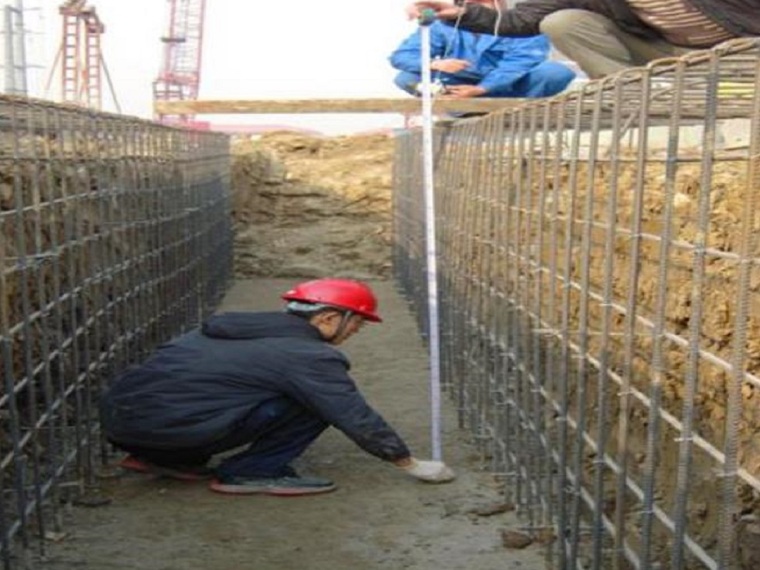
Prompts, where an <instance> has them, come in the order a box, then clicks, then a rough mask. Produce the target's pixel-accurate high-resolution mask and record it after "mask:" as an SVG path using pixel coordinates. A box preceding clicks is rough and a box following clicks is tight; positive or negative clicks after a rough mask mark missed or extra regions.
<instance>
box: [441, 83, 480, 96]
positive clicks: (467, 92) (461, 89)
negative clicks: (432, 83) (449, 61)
mask: <svg viewBox="0 0 760 570" xmlns="http://www.w3.org/2000/svg"><path fill="white" fill-rule="evenodd" d="M485 94H486V90H485V89H483V88H482V87H478V86H477V85H447V86H446V95H447V96H448V97H449V98H451V99H469V98H471V97H480V96H482V95H485Z"/></svg>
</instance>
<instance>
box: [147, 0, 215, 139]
mask: <svg viewBox="0 0 760 570" xmlns="http://www.w3.org/2000/svg"><path fill="white" fill-rule="evenodd" d="M168 2H169V26H168V32H167V34H166V35H165V36H164V37H162V38H161V41H162V42H163V44H164V48H163V58H162V61H161V69H160V71H159V74H158V77H157V78H156V80H155V81H154V82H153V100H154V101H180V100H188V99H190V100H192V99H197V98H198V87H199V85H200V79H201V55H202V48H203V20H204V16H205V10H206V0H168ZM156 119H158V120H159V121H161V122H163V123H175V124H176V123H181V124H190V123H192V121H193V119H194V116H193V115H157V116H156Z"/></svg>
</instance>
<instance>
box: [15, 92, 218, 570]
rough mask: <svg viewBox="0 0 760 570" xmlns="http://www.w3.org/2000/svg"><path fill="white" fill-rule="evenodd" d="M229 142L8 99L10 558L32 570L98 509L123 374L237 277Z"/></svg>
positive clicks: (203, 311) (208, 307)
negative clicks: (110, 395) (108, 424)
mask: <svg viewBox="0 0 760 570" xmlns="http://www.w3.org/2000/svg"><path fill="white" fill-rule="evenodd" d="M229 194H230V152H229V140H228V137H226V136H224V135H219V134H213V133H201V132H192V131H187V130H180V129H171V128H168V127H164V126H160V125H157V124H155V123H151V122H149V121H143V120H139V119H134V118H127V117H121V116H117V115H109V114H105V113H97V112H94V111H89V110H85V109H81V108H77V107H68V106H60V105H54V104H51V103H47V102H41V101H34V100H29V99H21V98H11V97H0V350H1V351H2V352H0V362H1V363H2V364H1V366H0V377H2V380H3V384H2V391H1V392H0V533H1V534H0V560H2V564H3V568H5V569H6V570H7V569H10V568H22V567H23V568H26V567H29V566H30V564H33V560H35V559H38V558H39V556H38V555H39V554H42V555H44V543H45V537H48V538H49V537H50V536H51V533H52V535H53V536H54V535H55V533H57V532H60V525H61V521H62V509H63V508H64V504H65V503H67V502H69V503H70V502H71V501H72V500H77V498H79V499H80V500H82V497H85V498H86V496H87V491H88V488H90V486H91V485H93V483H94V482H95V476H96V473H97V470H98V469H99V468H100V467H101V466H102V465H103V462H104V461H105V460H106V457H107V452H108V446H107V444H106V443H105V442H104V441H103V439H102V438H101V436H100V433H99V428H98V405H97V398H98V394H99V391H100V389H101V387H102V386H103V384H104V382H106V381H107V380H108V379H109V378H110V377H112V376H113V375H114V374H116V373H118V372H119V371H120V370H122V369H123V368H125V367H126V366H128V365H129V364H132V363H135V362H139V361H140V360H142V359H143V358H144V357H145V356H146V355H147V353H148V352H149V351H150V350H151V349H153V348H154V347H155V346H156V345H157V344H158V343H160V342H163V341H165V340H167V339H168V338H170V337H171V336H173V335H175V334H177V333H180V332H182V331H185V330H187V329H188V328H190V327H192V326H194V325H195V324H197V323H198V322H199V320H200V319H202V318H203V317H204V316H205V315H207V314H208V313H210V312H211V311H212V310H213V309H214V307H215V306H216V305H217V304H218V302H219V301H220V300H221V297H222V295H223V294H224V292H225V290H226V287H227V282H228V279H229V276H230V269H231V260H232V230H231V222H230V211H229V210H230V201H229Z"/></svg>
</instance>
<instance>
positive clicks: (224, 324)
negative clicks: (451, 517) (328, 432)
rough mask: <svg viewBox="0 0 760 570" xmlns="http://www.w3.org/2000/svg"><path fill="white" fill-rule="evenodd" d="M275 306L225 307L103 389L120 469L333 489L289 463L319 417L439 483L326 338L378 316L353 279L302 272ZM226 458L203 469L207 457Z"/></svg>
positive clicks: (291, 489) (438, 468) (337, 340)
mask: <svg viewBox="0 0 760 570" xmlns="http://www.w3.org/2000/svg"><path fill="white" fill-rule="evenodd" d="M282 298H283V299H284V300H285V301H286V305H285V311H284V312H248V313H245V312H234V313H222V314H219V315H216V316H213V317H211V318H210V319H208V320H207V321H206V322H204V323H203V324H202V326H201V327H199V328H198V329H196V330H193V331H191V332H189V333H186V334H184V335H181V336H179V337H178V338H175V339H173V340H171V341H170V342H168V343H166V344H164V345H162V346H161V347H159V348H158V349H157V350H156V352H155V353H153V354H152V355H151V356H150V357H149V358H148V359H147V360H146V361H145V362H143V363H142V364H141V365H139V366H135V367H132V368H130V369H128V370H127V371H125V372H124V373H123V374H121V375H120V376H119V377H117V378H116V380H115V381H114V382H113V383H112V385H111V386H110V387H109V388H108V389H107V390H106V391H105V392H104V394H103V397H102V399H101V417H102V425H103V429H104V432H105V435H106V437H107V439H108V441H109V442H111V443H112V444H113V445H114V446H116V447H117V448H119V449H122V450H124V451H126V452H128V453H129V455H128V456H127V457H126V458H125V459H124V460H123V461H122V462H121V466H122V467H124V468H126V469H132V470H136V471H142V472H148V473H155V474H159V475H166V476H170V477H175V478H179V479H186V480H195V479H202V478H208V477H209V476H212V475H213V476H214V478H213V480H212V481H211V484H210V488H211V490H213V491H217V492H220V493H232V494H253V493H264V494H270V495H305V494H314V493H324V492H327V491H332V490H333V489H335V484H334V483H333V482H332V481H330V480H328V479H323V478H318V477H302V476H299V475H298V474H297V473H296V472H295V471H294V470H293V468H292V467H291V465H290V464H291V462H292V461H293V460H294V459H295V458H297V457H298V456H299V455H301V454H302V453H303V452H304V451H305V450H306V448H307V447H308V446H309V445H310V444H311V443H312V442H313V441H314V440H315V439H316V438H317V437H318V436H319V435H320V434H321V433H322V432H323V431H324V430H325V429H326V428H327V427H328V426H334V427H336V428H338V429H339V430H341V431H342V432H343V433H345V434H346V435H347V436H348V437H349V438H350V439H352V440H353V441H354V442H355V443H356V444H357V445H359V447H361V448H362V449H364V450H365V451H366V452H368V453H370V454H372V455H375V456H377V457H379V458H380V459H382V460H385V461H388V462H391V463H392V464H394V465H395V466H397V467H399V468H400V469H402V470H404V471H405V472H406V473H408V474H409V475H411V476H413V477H415V478H417V479H419V480H422V481H426V482H433V483H440V482H446V481H450V480H452V479H453V478H454V473H453V472H452V471H451V469H449V468H448V467H447V466H446V465H445V464H443V463H442V462H439V461H423V460H419V459H416V458H415V457H413V456H412V454H411V453H410V451H409V449H408V447H407V445H406V444H405V443H404V441H403V439H402V438H401V437H400V436H399V435H398V434H397V433H396V431H395V430H394V429H393V428H392V427H391V426H390V425H388V423H387V422H386V421H385V420H384V419H383V418H382V417H381V416H380V415H379V414H378V413H377V412H376V411H375V410H374V409H372V407H371V406H370V405H369V404H368V403H367V401H366V400H365V399H364V397H363V396H362V394H361V393H360V392H359V390H358V388H357V386H356V384H355V383H354V381H353V380H352V378H351V377H350V376H349V374H348V370H349V367H350V365H349V362H348V360H347V358H346V356H345V355H344V354H343V353H342V352H340V351H339V350H338V349H336V348H335V346H337V345H339V344H341V343H343V342H344V341H346V340H347V339H348V338H349V337H351V336H352V335H353V334H355V333H356V332H357V331H359V329H360V328H361V327H362V325H363V324H364V323H365V322H367V321H369V322H380V321H381V319H380V317H379V315H378V314H377V300H376V298H375V295H374V293H373V292H372V290H371V289H370V288H369V287H368V286H367V285H366V284H364V283H361V282H358V281H353V280H346V279H318V280H314V281H307V282H305V283H301V284H299V285H297V286H295V287H294V288H293V289H291V290H289V291H287V292H286V293H285V294H284V295H283V296H282ZM241 446H247V447H245V449H243V450H242V451H239V452H237V453H235V454H233V455H232V456H230V457H226V458H225V459H223V461H221V463H219V465H218V466H217V467H216V468H215V469H214V470H213V472H212V471H211V470H210V469H209V468H208V467H207V464H208V463H209V461H210V460H211V459H212V457H213V456H215V455H217V454H220V453H223V452H226V451H229V450H233V449H236V448H238V447H241Z"/></svg>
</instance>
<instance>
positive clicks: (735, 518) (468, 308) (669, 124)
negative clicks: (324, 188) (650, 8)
mask: <svg viewBox="0 0 760 570" xmlns="http://www.w3.org/2000/svg"><path fill="white" fill-rule="evenodd" d="M759 48H760V43H759V41H758V40H756V39H742V40H734V41H731V42H727V43H725V44H722V45H720V46H718V47H716V48H714V49H712V50H708V51H701V52H694V53H691V54H689V55H687V56H685V57H683V58H677V59H672V60H670V59H669V60H660V61H657V62H653V63H652V64H651V65H650V66H648V67H646V68H637V69H631V70H627V71H624V72H621V73H619V74H616V75H614V76H611V77H608V78H605V79H603V80H599V81H594V82H589V83H587V84H585V85H584V86H582V87H581V88H579V89H578V90H576V91H572V92H568V93H566V94H563V95H560V96H557V97H554V98H551V99H542V100H534V101H531V102H526V103H525V104H524V105H520V106H518V107H516V108H511V109H509V110H506V111H504V112H502V113H494V114H491V115H488V116H486V117H483V118H479V119H467V120H460V121H456V122H455V123H454V124H453V126H443V127H440V128H436V132H435V136H434V138H435V144H434V146H435V153H434V154H435V208H436V216H435V219H436V227H437V237H436V241H437V243H436V245H437V250H438V252H439V256H438V260H437V264H438V274H439V283H438V289H439V291H440V295H439V297H440V298H439V306H440V321H441V330H440V336H441V339H442V340H441V354H442V356H441V366H442V383H443V386H444V389H445V390H446V391H447V392H448V394H449V395H450V396H451V398H452V399H453V400H454V402H455V403H456V405H457V408H458V417H459V422H460V424H461V426H462V427H465V428H467V429H468V430H469V431H470V432H471V433H472V435H473V438H474V440H475V441H476V442H477V443H478V445H479V447H480V449H481V450H482V452H483V454H484V456H485V457H486V458H487V459H488V460H489V461H490V466H491V469H492V470H493V472H494V473H495V474H496V475H498V476H499V477H500V479H502V480H503V481H504V492H505V494H506V495H507V496H508V498H509V499H510V500H512V501H514V503H515V504H516V505H517V507H518V509H519V511H520V512H521V513H522V515H523V516H524V518H525V521H526V525H527V528H528V529H529V530H530V531H531V532H533V533H534V534H535V535H536V536H537V537H542V538H543V539H544V540H550V541H551V547H550V548H548V549H547V550H548V559H549V560H548V562H549V565H550V567H552V568H561V569H570V568H594V569H599V570H602V569H603V570H607V569H613V568H614V569H629V568H635V569H645V568H646V569H654V568H659V569H665V568H668V569H685V568H689V569H691V568H700V569H701V568H711V569H712V568H743V569H744V568H746V569H749V568H757V567H760V540H759V539H760V525H758V524H757V523H756V522H755V521H756V517H757V515H758V514H760V508H759V505H758V499H757V498H758V496H759V495H758V492H759V491H760V439H758V438H757V436H756V435H755V433H756V432H757V431H758V429H759V428H760V407H759V406H758V404H757V399H758V389H760V334H758V333H760V292H759V291H760V270H759V269H758V265H759V264H760V248H759V246H758V235H759V234H758V230H759V229H760V212H759V211H758V210H759V208H758V203H757V199H758V195H759V194H760V139H759V138H758V126H759V125H758V120H759V118H760V113H759V110H760V89H758V87H760V83H759V82H760V73H758V70H759V66H760V59H759V58H758V55H759V54H760V51H759ZM421 139H422V137H421V133H419V132H417V131H406V132H405V133H403V134H402V135H400V136H399V137H398V146H397V153H396V162H395V165H394V184H395V196H394V199H395V204H394V224H395V228H394V229H395V238H394V267H395V269H394V271H395V274H396V277H397V279H398V281H399V282H400V284H401V287H402V289H403V291H404V292H405V293H406V295H407V296H408V298H409V300H410V303H411V305H412V307H413V309H414V310H415V311H416V313H417V315H418V317H419V323H420V327H421V329H422V331H423V333H426V331H427V326H428V325H427V323H428V318H427V310H428V309H427V308H428V299H427V286H426V281H425V280H426V274H427V267H426V255H425V251H426V250H425V243H424V240H425V228H424V220H425V216H424V214H425V208H426V207H430V205H426V204H425V203H424V199H423V193H422V191H421V188H422V180H421V176H422V157H421V156H420V155H421V151H420V148H421ZM547 537H548V538H547Z"/></svg>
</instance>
